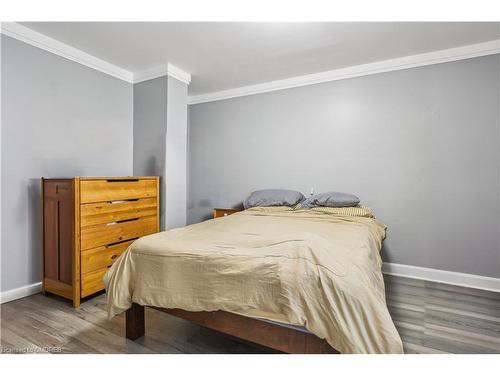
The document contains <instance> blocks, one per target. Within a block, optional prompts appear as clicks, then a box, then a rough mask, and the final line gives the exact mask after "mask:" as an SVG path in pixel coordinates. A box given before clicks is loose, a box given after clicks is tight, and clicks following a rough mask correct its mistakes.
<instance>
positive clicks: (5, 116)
mask: <svg viewBox="0 0 500 375" xmlns="http://www.w3.org/2000/svg"><path fill="white" fill-rule="evenodd" d="M1 49H2V51H1V52H2V54H1V63H2V64H1V74H2V85H1V92H2V108H1V109H2V118H1V119H2V137H1V140H2V143H1V147H2V150H1V151H2V175H1V177H2V239H1V241H2V253H1V273H2V275H1V290H2V291H5V290H10V289H14V288H17V287H21V286H25V285H28V284H33V283H36V282H38V281H40V280H41V275H40V269H41V266H40V261H41V247H40V244H41V236H40V233H41V229H40V228H41V224H40V177H42V176H44V177H72V176H75V175H77V176H78V175H81V176H85V175H130V174H131V173H132V131H133V128H132V121H133V115H132V108H133V103H132V85H131V84H128V83H125V82H123V81H121V80H119V79H116V78H113V77H111V76H109V75H106V74H103V73H100V72H98V71H96V70H94V69H90V68H87V67H85V66H83V65H80V64H78V63H75V62H72V61H69V60H66V59H64V58H62V57H59V56H56V55H54V54H51V53H48V52H46V51H43V50H40V49H37V48H35V47H32V46H29V45H27V44H24V43H22V42H19V41H17V40H14V39H11V38H9V37H6V36H4V35H2V36H1Z"/></svg>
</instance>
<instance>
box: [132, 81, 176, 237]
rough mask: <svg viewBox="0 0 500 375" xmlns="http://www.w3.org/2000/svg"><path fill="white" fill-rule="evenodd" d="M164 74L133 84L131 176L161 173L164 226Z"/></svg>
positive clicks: (165, 104)
mask: <svg viewBox="0 0 500 375" xmlns="http://www.w3.org/2000/svg"><path fill="white" fill-rule="evenodd" d="M167 80H168V78H167V77H159V78H155V79H151V80H149V81H144V82H141V83H136V84H135V85H134V140H133V142H134V175H136V176H160V190H161V193H160V198H161V204H160V218H161V228H164V227H165V200H164V197H165V179H164V173H165V148H166V136H167V82H168V81H167Z"/></svg>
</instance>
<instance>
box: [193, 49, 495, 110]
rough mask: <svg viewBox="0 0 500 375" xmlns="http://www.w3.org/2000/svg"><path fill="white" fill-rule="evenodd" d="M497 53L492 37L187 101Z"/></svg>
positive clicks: (256, 92) (238, 94)
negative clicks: (481, 40) (484, 40)
mask: <svg viewBox="0 0 500 375" xmlns="http://www.w3.org/2000/svg"><path fill="white" fill-rule="evenodd" d="M497 53H500V40H492V41H489V42H484V43H478V44H471V45H467V46H462V47H457V48H450V49H445V50H439V51H433V52H428V53H421V54H418V55H411V56H405V57H400V58H396V59H390V60H383V61H377V62H373V63H369V64H362V65H355V66H351V67H347V68H341V69H335V70H329V71H326V72H320V73H314V74H307V75H303V76H297V77H292V78H287V79H282V80H277V81H270V82H265V83H260V84H257V85H250V86H244V87H239V88H235V89H229V90H223V91H216V92H211V93H207V94H201V95H194V96H190V97H189V98H188V104H199V103H207V102H213V101H216V100H224V99H230V98H236V97H240V96H246V95H255V94H261V93H265V92H270V91H276V90H284V89H289V88H293V87H301V86H308V85H315V84H318V83H324V82H331V81H337V80H341V79H347V78H354V77H361V76H366V75H371V74H378V73H385V72H390V71H394V70H401V69H409V68H416V67H419V66H426V65H433V64H441V63H445V62H450V61H457V60H463V59H470V58H473V57H479V56H487V55H493V54H497Z"/></svg>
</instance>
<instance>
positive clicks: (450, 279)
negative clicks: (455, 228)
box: [382, 263, 500, 292]
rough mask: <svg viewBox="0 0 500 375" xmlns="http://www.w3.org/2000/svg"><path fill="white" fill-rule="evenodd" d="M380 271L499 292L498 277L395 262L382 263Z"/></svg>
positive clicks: (499, 280)
mask: <svg viewBox="0 0 500 375" xmlns="http://www.w3.org/2000/svg"><path fill="white" fill-rule="evenodd" d="M382 272H383V273H385V274H386V275H394V276H403V277H409V278H412V279H420V280H427V281H435V282H438V283H443V284H451V285H458V286H464V287H467V288H475V289H483V290H489V291H493V292H500V279H498V278H495V277H486V276H479V275H472V274H469V273H460V272H452V271H444V270H438V269H435V268H425V267H416V266H407V265H405V264H397V263H384V265H383V267H382Z"/></svg>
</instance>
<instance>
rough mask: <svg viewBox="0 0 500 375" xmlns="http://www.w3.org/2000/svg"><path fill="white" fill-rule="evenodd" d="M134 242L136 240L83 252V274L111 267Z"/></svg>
mask: <svg viewBox="0 0 500 375" xmlns="http://www.w3.org/2000/svg"><path fill="white" fill-rule="evenodd" d="M133 242H134V240H131V241H125V242H120V243H118V244H115V245H110V246H100V247H97V248H95V249H89V250H85V251H82V253H81V265H80V267H81V270H82V273H84V274H85V273H88V272H92V271H95V270H98V269H100V268H106V267H108V266H111V265H112V264H113V263H114V262H115V260H116V259H117V258H118V257H119V256H120V255H122V253H123V252H124V251H125V250H127V249H128V247H129V246H130V245H131V244H132V243H133Z"/></svg>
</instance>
